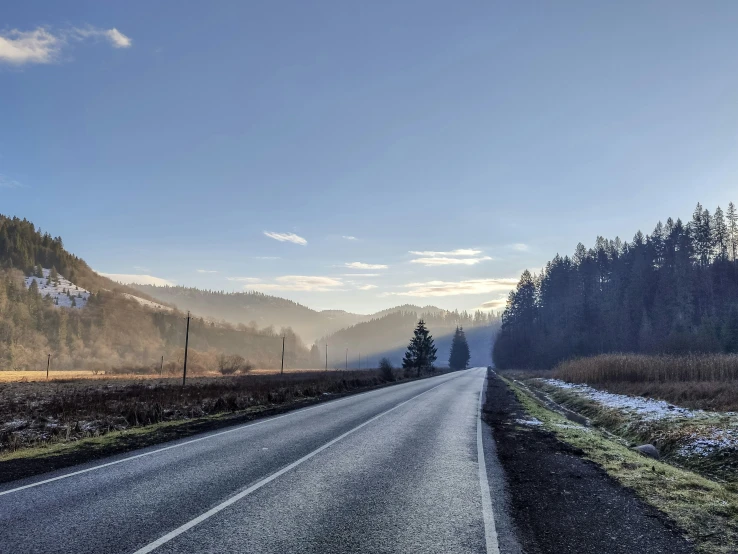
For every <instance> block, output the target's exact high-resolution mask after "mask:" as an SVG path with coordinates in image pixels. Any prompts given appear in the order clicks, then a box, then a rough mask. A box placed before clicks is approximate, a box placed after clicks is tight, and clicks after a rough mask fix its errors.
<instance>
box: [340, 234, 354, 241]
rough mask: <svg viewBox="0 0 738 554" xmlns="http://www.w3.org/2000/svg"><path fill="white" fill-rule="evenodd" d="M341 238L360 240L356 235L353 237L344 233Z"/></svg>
mask: <svg viewBox="0 0 738 554" xmlns="http://www.w3.org/2000/svg"><path fill="white" fill-rule="evenodd" d="M341 238H342V239H346V240H358V239H357V238H356V237H353V236H351V235H343V236H342V237H341Z"/></svg>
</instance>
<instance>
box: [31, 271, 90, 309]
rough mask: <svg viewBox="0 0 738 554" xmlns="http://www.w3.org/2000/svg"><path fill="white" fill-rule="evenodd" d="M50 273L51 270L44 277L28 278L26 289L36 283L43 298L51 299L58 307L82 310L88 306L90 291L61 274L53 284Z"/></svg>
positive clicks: (44, 273)
mask: <svg viewBox="0 0 738 554" xmlns="http://www.w3.org/2000/svg"><path fill="white" fill-rule="evenodd" d="M50 273H51V270H50V269H44V270H43V275H44V276H43V277H36V276H35V275H31V276H30V277H26V279H25V283H26V288H30V287H31V283H33V281H36V284H37V285H38V293H39V294H40V295H41V296H42V297H47V296H48V297H50V298H51V300H52V301H53V302H54V304H56V305H57V306H63V307H65V308H78V309H82V308H84V307H85V306H86V305H87V300H88V299H89V298H90V291H88V290H85V289H83V288H82V287H79V286H77V285H75V284H74V283H72V282H71V281H70V280H69V279H67V278H66V277H64V276H63V275H61V274H58V279H57V281H56V282H53V281H51V279H50V278H49V275H50Z"/></svg>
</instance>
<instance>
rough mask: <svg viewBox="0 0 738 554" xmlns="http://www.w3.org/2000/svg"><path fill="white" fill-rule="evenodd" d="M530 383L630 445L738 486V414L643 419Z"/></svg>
mask: <svg viewBox="0 0 738 554" xmlns="http://www.w3.org/2000/svg"><path fill="white" fill-rule="evenodd" d="M525 383H526V384H527V385H528V386H530V387H531V388H532V389H533V390H538V391H541V392H544V393H545V394H546V395H548V397H549V398H551V399H552V400H553V401H555V402H556V403H557V404H559V405H561V406H562V407H564V408H566V409H569V410H572V411H573V412H575V413H577V414H580V415H583V416H585V417H586V418H588V419H589V420H590V421H591V422H592V423H593V424H594V425H596V426H597V427H599V428H601V429H606V430H607V431H609V432H611V433H614V434H615V435H617V436H618V437H620V438H622V439H624V440H626V441H628V442H629V443H632V444H635V445H637V444H644V443H650V444H653V445H655V446H656V447H657V448H658V449H659V452H660V453H661V455H662V457H663V458H664V460H665V461H667V462H669V463H671V464H674V465H677V466H679V467H685V468H688V469H690V470H692V471H696V472H697V473H700V474H701V475H703V476H705V477H708V478H711V479H718V480H726V481H730V482H736V483H738V451H737V450H736V446H735V442H736V440H735V439H736V437H737V436H738V415H737V414H734V413H730V412H727V413H726V412H709V411H686V410H683V409H681V408H680V407H676V406H672V407H673V410H671V411H668V410H667V413H666V414H665V416H664V417H643V416H639V415H638V413H636V412H633V411H630V410H627V409H619V408H612V407H608V406H604V405H602V404H600V403H598V402H595V401H593V400H591V399H589V398H586V397H584V396H582V394H580V393H578V392H577V391H574V390H571V389H564V388H560V387H557V386H554V385H552V384H550V383H547V382H546V381H543V380H540V379H532V380H528V381H526V382H525ZM680 414H683V415H680Z"/></svg>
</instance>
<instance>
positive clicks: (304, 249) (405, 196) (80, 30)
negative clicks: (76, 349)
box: [0, 0, 738, 313]
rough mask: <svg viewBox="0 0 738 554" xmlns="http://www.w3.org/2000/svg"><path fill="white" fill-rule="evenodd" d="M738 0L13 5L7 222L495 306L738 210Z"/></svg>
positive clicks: (307, 284)
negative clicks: (598, 248)
mask: <svg viewBox="0 0 738 554" xmlns="http://www.w3.org/2000/svg"><path fill="white" fill-rule="evenodd" d="M736 28H738V3H736V2H732V1H726V2H717V1H713V2H707V3H697V2H681V1H668V2H667V1H664V2H642V1H638V2H636V1H626V2H618V3H608V4H605V3H599V2H589V1H582V2H577V1H565V2H551V3H538V2H497V1H491V0H483V1H481V0H480V1H460V2H450V1H445V2H439V1H435V0H422V1H399V2H383V1H380V2H358V1H347V0H340V1H316V2H302V1H294V2H286V1H274V2H243V1H226V0H221V1H219V2H186V1H182V0H177V1H158V2H155V3H151V2H143V1H131V2H97V1H94V2H74V3H70V2H56V1H49V2H42V1H38V2H11V3H9V4H8V5H6V6H4V8H3V11H2V14H1V15H0V213H3V214H5V215H10V216H18V217H21V218H27V219H29V220H31V221H33V222H34V223H35V224H36V225H37V226H39V227H41V228H42V229H43V230H44V231H49V232H50V233H51V234H52V235H54V236H57V235H61V236H62V238H63V239H64V244H65V246H66V248H67V249H69V250H70V251H72V252H73V253H75V254H76V255H78V256H80V257H82V258H83V259H84V260H86V261H87V262H88V263H89V264H90V266H91V267H93V268H94V269H95V270H97V271H99V272H101V273H105V274H110V275H115V276H118V277H117V278H118V279H120V280H123V281H131V280H133V281H139V282H155V283H171V284H178V285H186V286H195V287H201V288H207V289H213V290H226V291H241V290H259V291H262V292H265V293H269V294H274V295H277V296H282V297H286V298H290V299H293V300H296V301H298V302H301V303H303V304H306V305H308V306H310V307H313V308H316V309H346V310H350V311H355V312H360V313H371V312H374V311H377V310H380V309H383V308H387V307H390V306H394V305H398V304H404V303H414V304H419V305H427V304H433V305H436V306H439V307H442V308H448V309H454V308H458V309H467V310H474V309H477V308H480V307H482V308H486V309H499V308H500V307H502V306H503V305H504V298H505V297H506V295H507V292H508V290H509V289H510V287H511V286H513V285H514V283H515V282H516V281H517V279H518V278H519V275H520V273H521V272H522V271H523V270H524V269H526V268H527V269H531V270H532V271H537V270H540V268H541V267H543V266H544V264H545V263H546V261H547V260H549V259H551V258H552V257H553V256H554V255H555V254H556V253H561V254H562V255H563V254H567V253H572V252H573V251H574V248H575V247H576V244H577V243H578V242H583V243H584V244H585V245H586V246H591V245H593V244H594V241H595V238H596V237H597V235H603V236H606V237H609V238H614V237H615V236H620V237H621V238H623V239H627V240H630V239H631V238H632V237H633V235H634V234H635V232H636V231H637V230H639V229H640V230H642V231H643V232H644V233H648V232H650V231H651V230H652V229H653V227H654V226H655V224H656V222H657V221H658V220H660V219H661V220H665V219H666V218H667V217H669V216H672V217H682V218H683V219H688V218H689V216H690V214H691V212H692V209H693V208H694V205H695V204H696V203H697V202H698V201H699V202H702V203H703V204H704V205H705V206H706V207H707V208H709V209H710V210H711V211H712V210H714V208H715V207H716V206H717V205H721V206H722V207H723V209H725V207H726V205H727V203H728V201H730V200H733V201H738V194H736V192H738V189H737V188H736V182H737V181H738V179H737V177H738V155H737V154H738V103H737V102H736V100H737V99H738V67H737V65H738V62H736V60H738V33H736V32H735V29H736Z"/></svg>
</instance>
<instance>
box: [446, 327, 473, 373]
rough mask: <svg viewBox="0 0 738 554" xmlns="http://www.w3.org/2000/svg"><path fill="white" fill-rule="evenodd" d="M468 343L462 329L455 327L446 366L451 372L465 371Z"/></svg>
mask: <svg viewBox="0 0 738 554" xmlns="http://www.w3.org/2000/svg"><path fill="white" fill-rule="evenodd" d="M470 358H471V355H470V354H469V343H467V342H466V335H465V334H464V329H463V327H457V328H456V332H455V333H454V338H453V340H452V341H451V355H450V356H449V357H448V366H449V367H450V368H451V369H453V370H458V369H466V368H467V366H468V365H469V359H470Z"/></svg>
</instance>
